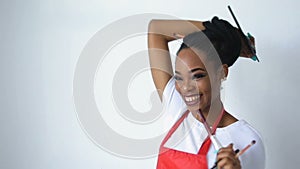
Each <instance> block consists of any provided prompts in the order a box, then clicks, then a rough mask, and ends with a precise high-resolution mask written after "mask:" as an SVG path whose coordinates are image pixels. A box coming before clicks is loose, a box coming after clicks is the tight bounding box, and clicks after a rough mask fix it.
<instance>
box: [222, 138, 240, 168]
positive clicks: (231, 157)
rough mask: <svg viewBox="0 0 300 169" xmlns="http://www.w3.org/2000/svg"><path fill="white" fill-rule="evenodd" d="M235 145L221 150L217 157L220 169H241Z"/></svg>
mask: <svg viewBox="0 0 300 169" xmlns="http://www.w3.org/2000/svg"><path fill="white" fill-rule="evenodd" d="M235 155H236V152H235V151H234V150H233V144H230V145H229V146H227V147H224V148H222V149H220V151H219V152H218V155H217V161H218V168H221V169H241V165H240V161H239V159H238V158H236V157H235Z"/></svg>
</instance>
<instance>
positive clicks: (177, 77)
mask: <svg viewBox="0 0 300 169" xmlns="http://www.w3.org/2000/svg"><path fill="white" fill-rule="evenodd" d="M174 78H175V80H177V81H178V80H182V78H181V77H179V76H174Z"/></svg>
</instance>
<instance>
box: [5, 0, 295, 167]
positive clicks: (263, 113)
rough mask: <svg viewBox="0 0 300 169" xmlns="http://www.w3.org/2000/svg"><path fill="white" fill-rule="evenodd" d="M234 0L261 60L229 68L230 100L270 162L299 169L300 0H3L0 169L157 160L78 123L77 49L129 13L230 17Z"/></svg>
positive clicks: (228, 104) (269, 164) (150, 164)
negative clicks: (114, 146) (124, 152)
mask: <svg viewBox="0 0 300 169" xmlns="http://www.w3.org/2000/svg"><path fill="white" fill-rule="evenodd" d="M228 4H230V5H231V6H232V8H233V9H234V11H235V13H236V15H237V17H238V18H239V21H240V24H241V25H242V27H243V28H244V30H245V31H246V30H247V31H249V32H251V33H252V34H253V35H254V36H255V37H256V40H257V52H258V56H259V58H260V60H261V62H260V63H256V62H252V61H251V60H247V59H239V60H238V62H237V63H236V64H235V65H234V66H233V67H232V68H231V69H230V75H229V78H228V80H227V82H226V84H225V89H224V91H225V106H226V108H227V110H228V111H229V112H232V113H233V114H234V115H236V116H238V117H239V118H243V119H246V120H247V121H248V122H249V123H251V124H252V125H253V126H255V128H256V129H257V130H259V131H260V133H261V135H262V137H263V140H264V142H265V146H266V156H267V158H266V159H267V168H268V169H271V168H272V169H282V168H297V167H298V159H299V157H298V155H299V154H300V151H299V142H300V137H299V136H298V133H299V132H300V129H299V126H298V125H297V122H298V119H299V118H300V115H299V110H298V109H299V107H298V104H299V103H298V102H299V101H298V94H299V89H298V87H299V86H300V77H299V71H298V67H299V62H300V58H299V56H298V55H299V45H300V43H299V37H300V33H299V30H298V29H299V27H300V23H299V18H298V16H299V12H298V10H299V9H298V7H299V5H300V3H299V1H297V0H286V1H271V0H265V1H259V0H252V1H240V0H232V1H220V0H211V1H209V0H207V1H204V0H186V1H182V0H166V1H161V0H152V1H138V0H128V1H125V0H110V1H103V0H102V1H101V0H100V1H96V0H93V1H83V0H81V1H71V0H62V1H58V0H56V1H50V0H44V1H38V0H30V1H21V0H19V1H8V0H1V2H0V24H1V26H0V40H1V41H0V58H1V61H0V73H1V76H0V78H1V83H0V90H1V95H0V99H1V100H0V113H1V118H0V134H1V135H0V168H3V169H17V168H23V169H40V168H44V169H50V168H55V169H57V168H74V169H75V168H76V169H83V168H89V169H96V168H97V169H99V168H101V169H111V168H124V169H126V168H128V169H129V168H130V169H132V168H149V169H150V168H155V164H156V159H155V158H150V159H143V160H131V159H126V158H120V157H116V156H113V155H111V154H109V153H107V152H105V151H103V150H102V149H100V148H99V147H97V146H96V145H95V144H94V143H93V142H92V141H91V140H89V138H88V137H87V136H86V134H85V133H84V132H83V130H82V129H81V127H80V124H79V122H78V119H77V116H76V112H75V109H74V105H73V98H72V83H73V75H74V70H75V66H76V62H77V59H78V57H79V55H80V52H81V51H82V49H83V48H84V46H85V44H86V43H87V41H88V40H89V39H90V38H91V37H92V36H93V35H94V34H95V33H96V32H97V31H99V30H101V28H103V27H105V26H106V25H108V24H109V23H112V22H114V21H116V20H118V19H121V18H123V17H126V16H131V15H134V14H141V13H162V14H168V15H172V16H177V17H180V18H182V19H200V20H207V19H210V18H212V16H214V15H218V16H220V17H222V18H225V19H228V20H229V21H231V23H233V20H232V19H231V17H230V15H229V12H228V10H227V5H228ZM144 43H145V44H144V45H146V40H145V42H144ZM133 95H134V93H133ZM137 95H138V94H137ZM129 97H132V93H131V95H130V96H129ZM139 100H142V99H139ZM134 104H135V103H134V100H133V105H134ZM131 134H132V133H131Z"/></svg>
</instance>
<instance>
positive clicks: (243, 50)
mask: <svg viewBox="0 0 300 169" xmlns="http://www.w3.org/2000/svg"><path fill="white" fill-rule="evenodd" d="M240 38H241V43H242V47H241V52H240V56H243V57H247V58H252V57H253V56H254V55H255V39H254V37H253V36H251V35H250V34H249V33H248V37H246V36H245V35H242V34H241V32H240ZM248 43H250V46H251V47H252V48H253V50H254V51H251V50H249V47H248Z"/></svg>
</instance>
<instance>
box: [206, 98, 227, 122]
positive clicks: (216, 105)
mask: <svg viewBox="0 0 300 169" xmlns="http://www.w3.org/2000/svg"><path fill="white" fill-rule="evenodd" d="M222 110H223V103H222V101H221V99H220V98H218V99H216V100H215V101H214V102H212V103H211V105H210V106H209V107H207V108H206V109H203V110H202V113H203V115H204V117H205V118H206V119H207V118H208V115H209V114H219V113H220V112H221V111H222Z"/></svg>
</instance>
